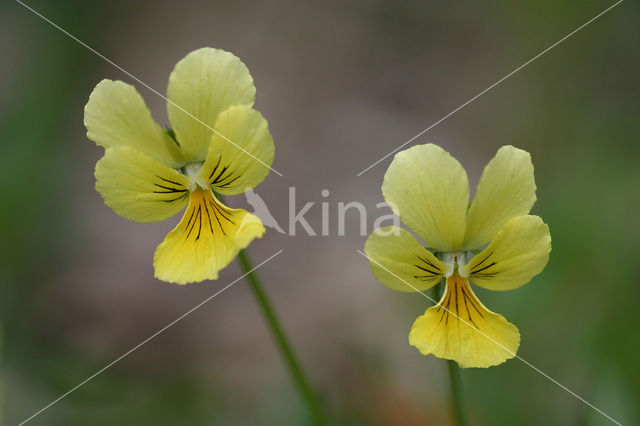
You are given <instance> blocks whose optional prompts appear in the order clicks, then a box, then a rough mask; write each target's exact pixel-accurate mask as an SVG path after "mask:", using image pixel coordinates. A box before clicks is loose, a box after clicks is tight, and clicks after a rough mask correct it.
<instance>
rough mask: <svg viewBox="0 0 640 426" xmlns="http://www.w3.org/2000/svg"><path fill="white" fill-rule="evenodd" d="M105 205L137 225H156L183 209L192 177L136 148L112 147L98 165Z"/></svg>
mask: <svg viewBox="0 0 640 426" xmlns="http://www.w3.org/2000/svg"><path fill="white" fill-rule="evenodd" d="M95 176H96V190H97V191H98V192H99V193H100V195H102V198H103V199H104V202H105V204H106V205H108V206H109V207H111V208H112V209H113V210H114V211H115V212H116V213H118V214H119V215H120V216H122V217H125V218H127V219H130V220H134V221H136V222H157V221H160V220H164V219H166V218H168V217H171V216H173V215H174V214H176V213H178V212H179V211H180V210H182V209H183V208H184V206H185V205H186V204H187V199H188V195H189V191H188V189H187V188H188V185H189V178H188V177H186V176H185V175H183V174H181V173H179V172H177V171H176V170H173V169H171V168H169V167H167V166H165V165H163V164H160V163H159V162H157V161H155V160H153V159H151V158H150V157H148V156H146V155H145V154H142V153H141V152H138V151H136V150H135V149H133V148H128V147H121V148H109V149H107V150H106V151H105V153H104V156H103V157H102V158H101V159H100V161H98V163H97V164H96V173H95Z"/></svg>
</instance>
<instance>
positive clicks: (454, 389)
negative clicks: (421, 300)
mask: <svg viewBox="0 0 640 426" xmlns="http://www.w3.org/2000/svg"><path fill="white" fill-rule="evenodd" d="M443 281H444V280H443ZM443 287H444V285H443V283H442V282H440V283H438V284H437V285H435V286H434V287H433V291H432V292H431V294H432V298H433V300H434V302H435V303H437V302H438V301H439V300H440V297H441V293H442V288H443ZM447 371H448V373H449V388H450V390H451V411H453V415H454V417H455V419H456V424H457V425H458V426H465V425H466V424H467V419H466V417H465V413H464V409H463V408H462V381H461V379H460V368H459V367H458V364H457V363H456V362H455V361H453V360H450V359H449V360H447Z"/></svg>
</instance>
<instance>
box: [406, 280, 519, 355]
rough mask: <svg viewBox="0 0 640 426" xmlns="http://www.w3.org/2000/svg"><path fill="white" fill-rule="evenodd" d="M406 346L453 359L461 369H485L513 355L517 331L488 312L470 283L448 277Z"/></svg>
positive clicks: (517, 341) (494, 314) (514, 353)
mask: <svg viewBox="0 0 640 426" xmlns="http://www.w3.org/2000/svg"><path fill="white" fill-rule="evenodd" d="M409 343H410V344H411V345H413V346H415V347H416V348H418V350H419V351H420V353H422V354H423V355H428V354H433V355H435V356H436V357H438V358H445V359H452V360H454V361H456V362H457V363H458V364H459V365H460V367H462V368H469V367H482V368H486V367H491V366H493V365H498V364H502V363H503V362H505V361H506V360H508V359H511V358H513V357H514V356H516V352H517V351H518V347H519V346H520V332H519V331H518V329H517V327H516V326H514V325H513V324H511V323H509V322H508V321H507V320H506V319H505V318H504V317H503V316H502V315H499V314H496V313H495V312H491V311H490V310H489V309H487V308H486V307H485V306H484V305H483V304H482V303H481V302H480V300H478V298H477V297H476V295H475V294H473V291H472V290H471V287H470V286H469V281H467V280H466V279H465V278H462V277H460V276H459V275H457V274H456V275H453V276H451V277H449V278H447V285H446V288H445V291H444V295H443V296H442V299H440V302H438V304H437V305H436V306H433V307H431V308H429V309H427V311H426V312H425V314H424V315H422V316H420V317H419V318H418V319H417V320H416V322H415V323H414V324H413V327H411V332H410V333H409Z"/></svg>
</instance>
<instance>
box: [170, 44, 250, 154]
mask: <svg viewBox="0 0 640 426" xmlns="http://www.w3.org/2000/svg"><path fill="white" fill-rule="evenodd" d="M255 95H256V89H255V87H254V85H253V78H252V77H251V74H249V70H248V69H247V67H246V66H245V64H243V63H242V61H241V60H240V59H238V58H237V57H236V56H235V55H233V54H231V53H229V52H225V51H224V50H219V49H212V48H209V47H205V48H202V49H198V50H195V51H193V52H191V53H189V54H188V55H187V56H185V57H184V58H183V59H181V60H180V62H178V63H177V64H176V66H175V68H174V69H173V72H171V75H170V76H169V86H168V88H167V97H168V98H169V100H170V101H171V102H169V103H167V111H168V113H169V121H171V126H172V127H173V130H174V131H175V133H176V137H177V139H178V141H179V142H180V146H181V148H182V152H183V154H184V156H185V158H186V159H187V160H188V161H190V162H201V161H204V160H205V158H206V157H207V151H208V150H209V143H210V141H211V134H212V133H213V132H212V131H211V129H210V128H213V126H214V125H215V122H216V119H217V118H218V115H219V114H220V113H221V112H222V111H224V110H226V109H227V108H229V107H230V106H233V105H248V106H251V105H253V101H254V99H255ZM194 117H195V118H194ZM203 123H204V124H203ZM225 136H226V135H225Z"/></svg>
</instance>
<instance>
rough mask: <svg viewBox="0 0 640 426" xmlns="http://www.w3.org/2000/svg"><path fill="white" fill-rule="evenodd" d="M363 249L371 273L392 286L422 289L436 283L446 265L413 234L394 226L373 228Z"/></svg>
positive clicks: (443, 272)
mask: <svg viewBox="0 0 640 426" xmlns="http://www.w3.org/2000/svg"><path fill="white" fill-rule="evenodd" d="M364 251H365V253H366V255H367V257H368V258H369V265H370V266H371V271H372V272H373V275H375V277H376V278H377V279H378V281H380V282H381V283H382V284H384V285H386V286H387V287H389V288H390V289H392V290H398V291H406V292H415V291H423V290H426V289H428V288H431V287H433V286H434V285H435V284H437V283H438V282H439V281H440V280H441V279H442V276H443V275H444V274H445V272H446V269H447V268H446V266H445V264H444V263H442V262H441V261H440V260H438V258H436V257H435V256H434V255H433V253H431V252H430V251H429V250H427V249H426V248H425V247H423V246H422V245H421V244H420V243H419V242H418V241H416V239H415V238H414V237H413V235H411V234H410V233H409V232H408V231H406V230H404V229H402V228H398V227H396V226H388V227H385V228H380V229H376V230H375V231H374V232H373V233H372V234H371V235H370V236H369V239H368V240H367V242H366V244H365V246H364Z"/></svg>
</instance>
